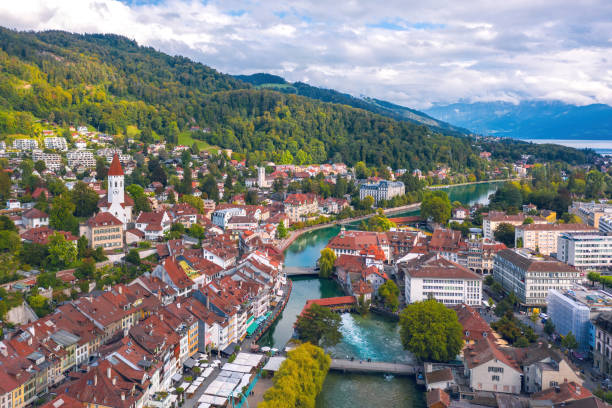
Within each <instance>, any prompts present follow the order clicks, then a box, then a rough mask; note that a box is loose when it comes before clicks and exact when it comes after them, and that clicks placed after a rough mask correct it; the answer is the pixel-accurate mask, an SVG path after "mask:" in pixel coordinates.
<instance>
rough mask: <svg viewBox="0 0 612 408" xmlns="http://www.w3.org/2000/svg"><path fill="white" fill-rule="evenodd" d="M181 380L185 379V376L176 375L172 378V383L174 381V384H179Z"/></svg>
mask: <svg viewBox="0 0 612 408" xmlns="http://www.w3.org/2000/svg"><path fill="white" fill-rule="evenodd" d="M181 378H183V376H182V375H180V374H174V375H173V376H172V381H174V382H179V381H181Z"/></svg>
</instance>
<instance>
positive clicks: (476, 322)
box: [454, 304, 493, 341]
mask: <svg viewBox="0 0 612 408" xmlns="http://www.w3.org/2000/svg"><path fill="white" fill-rule="evenodd" d="M454 310H455V312H456V313H457V319H458V320H459V324H461V326H462V327H463V338H464V339H465V340H473V341H478V340H480V339H482V338H483V337H488V336H491V335H493V329H491V326H489V324H488V323H487V322H486V321H485V319H483V318H482V316H481V315H480V313H478V312H477V311H476V310H474V309H473V308H471V307H470V306H468V305H466V304H462V305H459V306H456V307H455V308H454ZM484 333H486V335H485V334H484Z"/></svg>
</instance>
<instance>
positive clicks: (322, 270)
mask: <svg viewBox="0 0 612 408" xmlns="http://www.w3.org/2000/svg"><path fill="white" fill-rule="evenodd" d="M335 263H336V254H335V253H334V251H332V250H331V249H329V248H323V249H322V250H321V257H320V258H319V261H318V264H319V276H320V277H322V278H329V277H330V276H331V274H332V272H333V271H334V264H335Z"/></svg>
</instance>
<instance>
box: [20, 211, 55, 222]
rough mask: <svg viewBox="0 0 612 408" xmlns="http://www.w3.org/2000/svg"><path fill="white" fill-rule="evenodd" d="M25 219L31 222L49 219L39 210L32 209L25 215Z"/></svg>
mask: <svg viewBox="0 0 612 408" xmlns="http://www.w3.org/2000/svg"><path fill="white" fill-rule="evenodd" d="M23 217H24V218H28V219H30V220H32V219H35V218H49V216H48V215H47V214H45V213H44V212H42V211H40V210H39V209H38V208H31V209H29V210H28V211H26V212H25V213H24V214H23Z"/></svg>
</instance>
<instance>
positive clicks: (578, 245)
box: [557, 232, 612, 268]
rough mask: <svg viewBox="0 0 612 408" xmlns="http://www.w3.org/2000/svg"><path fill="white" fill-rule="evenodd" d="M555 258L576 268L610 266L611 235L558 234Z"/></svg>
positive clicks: (611, 263)
mask: <svg viewBox="0 0 612 408" xmlns="http://www.w3.org/2000/svg"><path fill="white" fill-rule="evenodd" d="M557 259H558V260H560V261H561V262H565V263H566V264H568V265H572V266H575V267H576V268H609V267H610V266H612V235H607V234H602V233H600V232H572V233H563V234H561V235H559V238H558V241H557Z"/></svg>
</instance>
